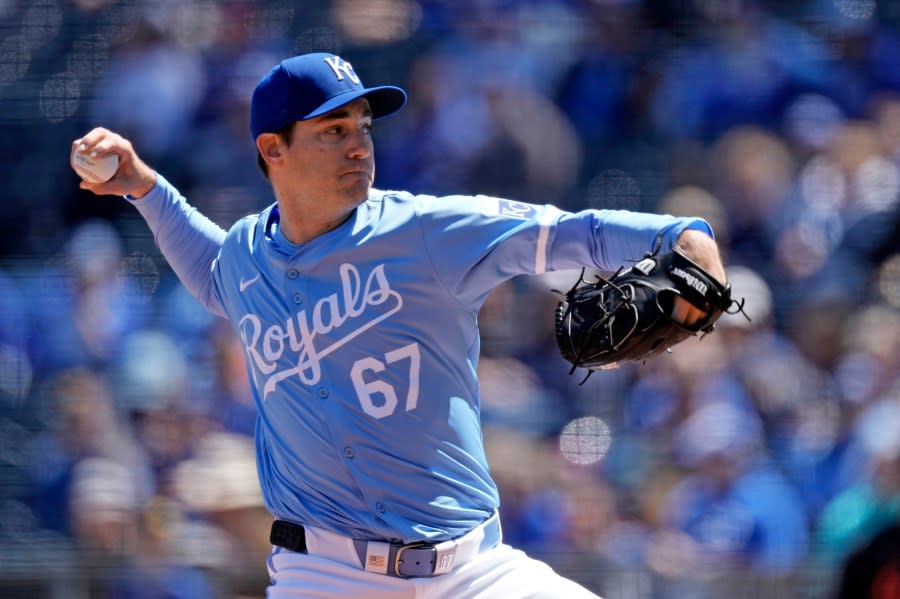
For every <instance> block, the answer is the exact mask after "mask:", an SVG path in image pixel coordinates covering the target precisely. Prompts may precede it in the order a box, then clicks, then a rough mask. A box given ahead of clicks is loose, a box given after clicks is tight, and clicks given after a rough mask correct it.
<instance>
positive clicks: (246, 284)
mask: <svg viewBox="0 0 900 599" xmlns="http://www.w3.org/2000/svg"><path fill="white" fill-rule="evenodd" d="M258 280H259V275H256V276H255V277H253V278H252V279H249V280H247V281H245V280H244V279H243V278H242V279H241V282H240V284H239V285H238V286H239V287H240V290H241V293H243V292H245V291H246V290H247V287H249V286H250V285H252V284H253V283H255V282H257V281H258Z"/></svg>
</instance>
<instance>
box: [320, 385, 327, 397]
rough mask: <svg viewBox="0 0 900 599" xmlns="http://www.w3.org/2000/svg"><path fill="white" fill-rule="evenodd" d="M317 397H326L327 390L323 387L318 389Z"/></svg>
mask: <svg viewBox="0 0 900 599" xmlns="http://www.w3.org/2000/svg"><path fill="white" fill-rule="evenodd" d="M319 397H321V398H322V399H325V398H326V397H328V389H326V388H325V387H319Z"/></svg>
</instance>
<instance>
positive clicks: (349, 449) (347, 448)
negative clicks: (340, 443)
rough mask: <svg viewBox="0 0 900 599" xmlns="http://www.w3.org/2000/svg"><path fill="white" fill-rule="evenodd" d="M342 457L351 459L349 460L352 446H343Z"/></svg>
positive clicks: (351, 456) (351, 455)
mask: <svg viewBox="0 0 900 599" xmlns="http://www.w3.org/2000/svg"><path fill="white" fill-rule="evenodd" d="M344 457H346V458H348V459H351V460H352V459H353V448H352V447H345V448H344Z"/></svg>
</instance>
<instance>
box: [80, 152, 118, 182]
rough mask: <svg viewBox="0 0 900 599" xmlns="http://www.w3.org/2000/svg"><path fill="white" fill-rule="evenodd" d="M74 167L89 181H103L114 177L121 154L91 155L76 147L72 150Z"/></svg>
mask: <svg viewBox="0 0 900 599" xmlns="http://www.w3.org/2000/svg"><path fill="white" fill-rule="evenodd" d="M71 162H72V168H73V169H75V172H76V173H78V176H79V177H81V178H82V179H84V180H85V181H87V182H88V183H103V182H105V181H109V180H110V179H112V177H113V175H115V174H116V171H117V170H118V169H119V156H118V155H116V154H107V155H106V156H100V157H96V156H93V157H92V156H91V155H90V154H85V153H82V152H79V151H78V148H77V147H76V148H75V149H74V150H73V151H72V158H71Z"/></svg>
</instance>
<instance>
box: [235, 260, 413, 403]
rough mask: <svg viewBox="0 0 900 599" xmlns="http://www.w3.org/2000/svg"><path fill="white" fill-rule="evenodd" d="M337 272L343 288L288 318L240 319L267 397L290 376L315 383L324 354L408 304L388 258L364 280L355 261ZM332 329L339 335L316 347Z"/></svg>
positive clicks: (256, 374)
mask: <svg viewBox="0 0 900 599" xmlns="http://www.w3.org/2000/svg"><path fill="white" fill-rule="evenodd" d="M338 272H339V276H340V282H341V288H340V289H339V290H338V291H335V292H334V293H332V294H330V295H327V296H325V297H322V298H320V299H319V300H318V301H317V302H316V304H315V306H313V308H312V310H311V311H307V310H305V309H304V310H300V311H299V312H297V314H295V315H294V316H293V317H291V318H288V319H287V320H286V321H285V322H283V323H276V324H271V325H268V326H267V323H263V322H262V319H261V318H260V317H259V315H257V314H247V315H245V316H244V317H243V318H241V320H240V322H239V323H238V328H239V330H240V337H241V341H242V342H243V344H244V349H245V351H246V353H247V358H248V359H249V360H250V362H251V364H252V365H253V375H254V382H255V383H256V384H257V386H259V385H260V383H262V397H263V399H265V398H266V396H267V395H268V394H269V393H271V392H272V391H274V390H275V386H276V385H278V383H279V382H281V381H283V380H285V379H286V378H288V377H290V376H294V375H296V376H298V377H300V380H301V381H303V383H305V384H307V385H314V384H316V383H317V382H318V381H319V379H320V377H321V376H322V369H321V360H322V359H323V358H325V357H326V356H327V355H328V354H330V353H331V352H333V351H335V350H336V349H338V348H340V347H342V346H343V345H345V344H346V343H348V342H349V341H351V340H352V339H354V338H355V337H357V336H359V335H360V334H362V333H363V332H365V331H367V330H369V329H371V328H372V327H373V326H375V325H376V324H378V323H379V322H381V321H382V320H384V319H385V318H388V317H389V316H391V315H392V314H395V313H397V312H398V311H399V310H400V308H402V307H403V297H402V296H401V295H400V294H399V293H397V292H396V291H394V290H393V289H391V285H390V282H389V281H388V278H387V275H386V274H385V272H384V264H379V265H378V266H376V267H375V268H373V269H372V271H371V272H370V273H369V274H368V276H367V277H366V279H365V281H363V279H362V276H361V275H360V272H359V270H357V268H356V267H355V266H354V265H353V264H347V263H345V264H342V265H341V266H340V269H339V270H338ZM374 308H378V309H377V310H375V309H374ZM333 331H339V332H340V337H338V338H337V339H336V340H334V341H333V342H332V343H331V344H330V345H327V346H325V347H322V348H319V349H318V350H317V349H316V344H315V340H316V337H317V336H319V335H326V334H328V333H331V332H333ZM285 356H290V360H289V363H290V364H291V366H290V367H288V368H283V366H284V363H285V361H284V360H283V359H282V358H284V357H285ZM279 364H280V365H281V366H282V369H280V370H279Z"/></svg>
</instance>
